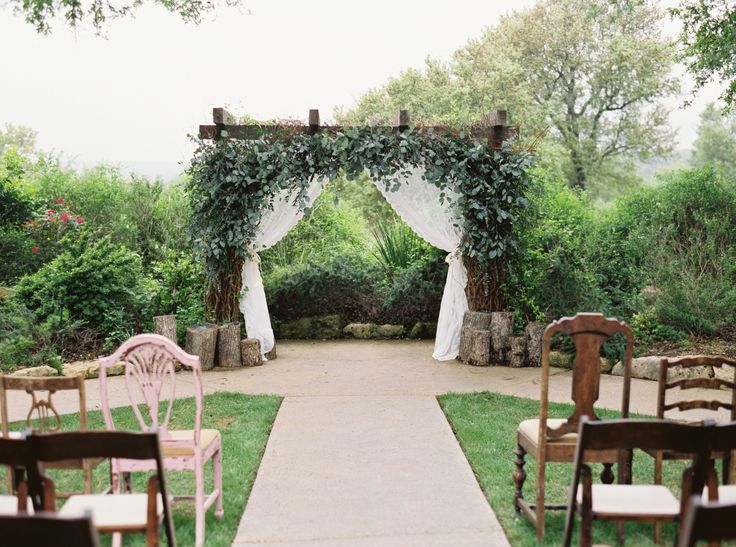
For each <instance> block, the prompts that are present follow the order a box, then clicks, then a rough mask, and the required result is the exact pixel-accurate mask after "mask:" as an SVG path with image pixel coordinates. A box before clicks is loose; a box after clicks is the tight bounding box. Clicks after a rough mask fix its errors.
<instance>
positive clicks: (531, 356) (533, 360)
mask: <svg viewBox="0 0 736 547" xmlns="http://www.w3.org/2000/svg"><path fill="white" fill-rule="evenodd" d="M545 328H546V325H545V324H544V323H537V322H533V323H528V324H527V326H526V327H525V328H524V336H526V366H528V367H541V366H542V335H543V334H544V329H545Z"/></svg>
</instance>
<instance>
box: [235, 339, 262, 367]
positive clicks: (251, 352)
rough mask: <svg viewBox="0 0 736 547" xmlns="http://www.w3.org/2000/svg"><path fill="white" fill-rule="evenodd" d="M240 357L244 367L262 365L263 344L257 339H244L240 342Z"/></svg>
mask: <svg viewBox="0 0 736 547" xmlns="http://www.w3.org/2000/svg"><path fill="white" fill-rule="evenodd" d="M240 356H241V359H242V361H243V366H244V367H257V366H259V365H262V364H263V355H262V354H261V342H260V341H259V340H258V339H257V338H244V339H243V340H241V341H240Z"/></svg>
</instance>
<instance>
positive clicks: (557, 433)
mask: <svg viewBox="0 0 736 547" xmlns="http://www.w3.org/2000/svg"><path fill="white" fill-rule="evenodd" d="M617 333H621V334H623V336H624V337H625V339H626V354H625V357H624V361H623V362H624V377H623V388H622V396H621V417H622V418H626V417H628V415H629V395H630V390H631V359H632V353H633V346H634V337H633V335H632V333H631V329H630V328H629V327H628V326H627V325H626V324H625V323H622V322H620V321H618V320H616V319H609V318H606V317H604V316H603V315H601V314H600V313H578V314H577V315H576V316H575V317H563V318H562V319H560V320H558V321H555V322H553V323H551V324H550V325H548V326H547V328H546V329H545V330H544V335H543V337H542V378H541V397H540V416H539V418H538V419H532V420H525V421H523V422H522V423H521V424H519V427H518V429H517V433H516V442H517V448H516V461H515V465H516V469H515V471H514V474H513V478H514V483H515V485H516V493H515V495H514V505H515V507H516V511H517V512H520V513H523V514H524V515H526V516H527V517H528V518H529V519H530V520H531V521H532V523H533V524H534V525H535V527H536V531H537V540H538V541H539V542H540V543H541V542H542V540H543V539H544V511H545V509H556V510H565V509H566V508H567V506H566V505H565V504H555V505H553V504H545V501H544V498H545V468H546V465H547V463H549V462H572V461H573V459H574V458H575V446H576V443H577V430H578V424H579V423H580V419H581V418H582V417H583V416H589V417H590V418H591V419H593V420H597V419H598V416H597V414H596V411H595V403H596V401H597V400H598V390H599V386H600V374H601V371H600V352H601V346H602V345H603V342H605V341H606V340H607V339H608V338H610V337H611V336H613V335H615V334H617ZM556 334H565V335H568V336H570V338H571V339H572V341H573V343H574V344H575V350H576V354H575V361H574V363H573V369H572V401H573V402H574V403H575V410H574V412H573V413H572V415H571V416H570V417H568V418H567V419H552V418H549V417H548V407H549V376H550V364H549V354H550V346H551V341H552V337H553V336H554V335H556ZM527 454H528V455H530V456H531V457H532V458H534V459H536V460H537V462H538V465H537V493H536V500H535V501H536V502H535V503H530V502H528V501H526V500H525V499H524V495H523V486H524V481H525V480H526V472H525V471H524V465H525V463H526V462H525V457H526V455H527ZM586 457H588V458H589V459H588V460H586V461H591V462H599V463H603V464H604V470H603V475H602V476H601V478H602V480H603V482H606V483H611V482H613V479H614V476H613V472H612V470H611V468H612V466H613V464H614V463H615V462H617V458H618V452H617V451H615V450H613V451H608V452H591V453H589V454H587V455H586Z"/></svg>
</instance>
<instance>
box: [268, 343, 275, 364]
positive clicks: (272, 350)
mask: <svg viewBox="0 0 736 547" xmlns="http://www.w3.org/2000/svg"><path fill="white" fill-rule="evenodd" d="M265 357H266V359H268V360H269V361H273V360H274V359H276V357H277V355H276V344H274V345H273V348H271V351H269V352H268V353H266V355H265Z"/></svg>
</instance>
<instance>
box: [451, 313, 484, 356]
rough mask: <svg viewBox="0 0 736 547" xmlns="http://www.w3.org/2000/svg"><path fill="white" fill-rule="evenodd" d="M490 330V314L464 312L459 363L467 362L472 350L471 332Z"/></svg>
mask: <svg viewBox="0 0 736 547" xmlns="http://www.w3.org/2000/svg"><path fill="white" fill-rule="evenodd" d="M490 329H491V314H490V313H488V312H484V311H466V312H465V315H464V316H463V328H462V330H461V331H460V354H459V355H458V357H459V358H460V360H461V361H467V360H468V357H469V356H470V352H471V351H472V349H473V332H474V331H479V330H480V331H483V330H486V331H487V330H490Z"/></svg>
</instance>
